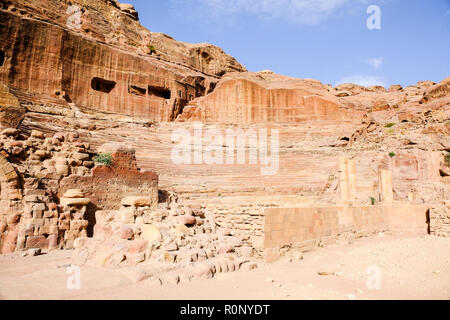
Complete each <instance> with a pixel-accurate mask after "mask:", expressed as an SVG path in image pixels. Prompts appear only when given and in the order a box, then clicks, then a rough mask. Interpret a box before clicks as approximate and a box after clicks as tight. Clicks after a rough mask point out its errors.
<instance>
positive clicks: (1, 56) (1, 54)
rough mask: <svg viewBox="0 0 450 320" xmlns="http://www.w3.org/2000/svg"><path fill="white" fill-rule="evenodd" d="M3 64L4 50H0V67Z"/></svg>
mask: <svg viewBox="0 0 450 320" xmlns="http://www.w3.org/2000/svg"><path fill="white" fill-rule="evenodd" d="M4 64H5V52H4V51H2V50H0V67H3V65H4Z"/></svg>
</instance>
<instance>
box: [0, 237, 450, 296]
mask: <svg viewBox="0 0 450 320" xmlns="http://www.w3.org/2000/svg"><path fill="white" fill-rule="evenodd" d="M70 254H71V252H70V251H65V252H64V251H59V252H51V253H49V254H44V255H41V256H38V257H22V256H21V255H20V254H12V255H6V256H0V298H1V299H158V300H160V299H162V300H165V299H172V300H184V299H192V300H198V299H204V300H211V299H213V300H215V299H223V300H240V299H250V300H253V299H258V300H272V299H273V300H279V299H295V300H300V299H301V300H303V299H345V300H348V299H351V300H352V299H358V300H359V299H445V300H447V299H450V239H444V238H437V237H432V236H426V237H415V238H404V239H401V238H397V237H393V236H385V235H379V236H375V237H371V238H366V239H360V240H357V241H355V242H354V243H353V244H346V245H331V246H328V247H326V248H322V249H318V250H316V251H314V252H310V253H307V254H305V255H304V259H303V260H301V261H298V262H288V261H278V262H276V263H274V264H270V265H264V266H261V267H259V268H258V269H256V270H252V271H239V272H235V273H229V274H220V275H218V276H217V277H215V278H214V279H212V280H194V281H193V282H191V283H190V284H184V285H168V286H163V287H160V286H158V287H156V286H154V285H152V284H151V283H150V282H149V281H144V282H140V283H138V284H134V283H132V282H131V281H130V280H128V279H127V278H125V277H124V276H123V275H122V274H121V273H120V272H119V271H117V270H105V269H94V268H85V267H83V268H81V289H80V290H69V289H67V280H68V278H69V277H70V275H68V274H67V273H66V272H67V265H68V264H69V257H70ZM319 273H324V274H327V275H319ZM368 282H369V287H368V285H367V283H368ZM378 288H379V289H378Z"/></svg>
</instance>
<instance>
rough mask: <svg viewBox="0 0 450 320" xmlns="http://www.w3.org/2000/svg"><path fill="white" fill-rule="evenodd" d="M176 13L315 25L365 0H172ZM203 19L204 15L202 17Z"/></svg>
mask: <svg viewBox="0 0 450 320" xmlns="http://www.w3.org/2000/svg"><path fill="white" fill-rule="evenodd" d="M171 1H172V2H175V3H176V8H177V10H180V12H183V11H184V10H183V9H189V8H191V9H195V10H196V11H197V12H196V15H199V14H200V13H201V12H203V13H205V10H206V12H207V14H208V15H207V16H206V17H209V18H211V17H224V16H228V17H230V16H235V15H237V14H241V13H247V14H252V15H255V16H257V17H259V18H268V19H283V20H288V21H290V22H294V23H299V24H305V25H317V24H318V23H320V22H321V21H323V20H325V19H326V18H328V17H329V16H330V15H331V14H333V13H336V12H337V11H338V10H339V9H342V8H343V7H344V5H347V4H348V5H350V4H352V5H354V4H361V3H365V2H367V0H171ZM203 17H205V15H203Z"/></svg>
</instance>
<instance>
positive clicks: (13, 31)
mask: <svg viewBox="0 0 450 320" xmlns="http://www.w3.org/2000/svg"><path fill="white" fill-rule="evenodd" d="M73 3H74V4H77V3H78V2H76V1H75V2H73ZM69 8H70V5H69V2H65V1H56V0H49V1H33V2H29V1H1V10H0V18H1V24H0V27H1V29H2V32H1V35H0V43H1V45H0V56H1V61H0V62H1V66H2V67H1V68H0V80H1V82H2V83H5V84H6V85H7V86H9V87H10V88H11V89H12V90H13V91H14V92H15V94H16V95H17V96H18V97H19V100H20V101H21V102H22V103H25V104H27V103H31V104H43V105H45V106H49V107H50V109H53V112H58V113H61V112H67V110H70V109H71V108H73V107H74V106H76V107H78V108H80V109H82V110H93V111H102V112H107V113H117V114H127V115H131V116H136V117H140V118H143V119H147V120H158V121H171V120H173V119H174V118H175V117H176V116H177V115H178V114H179V113H180V112H181V111H182V109H183V107H184V106H185V105H186V104H187V103H188V102H189V101H190V100H193V99H194V98H196V97H199V96H202V95H204V94H206V93H208V92H211V91H212V89H213V88H214V85H215V83H216V82H217V80H218V76H221V75H223V74H225V73H227V72H229V71H244V70H245V68H243V67H242V66H241V65H240V64H239V63H238V62H237V61H236V60H235V59H233V58H232V57H230V56H228V55H226V54H225V53H224V52H223V51H222V50H221V49H219V48H217V47H214V46H212V45H190V44H185V43H180V42H176V41H175V40H173V39H171V38H169V37H162V36H160V35H158V34H155V35H154V38H155V44H153V43H152V33H151V32H150V31H148V30H147V29H145V28H144V27H142V26H141V25H140V24H139V21H138V20H137V16H136V15H133V14H132V9H131V7H129V6H123V5H119V4H118V3H117V2H116V1H105V0H102V1H92V2H83V4H81V2H80V3H78V7H76V8H78V9H69ZM68 10H69V11H68ZM74 10H75V11H74ZM76 10H80V11H76ZM130 12H131V13H130ZM77 14H79V17H78V18H79V20H78V21H77V20H76V18H73V19H75V20H73V21H72V20H70V19H71V17H73V16H74V15H75V16H76V15H77ZM72 24H73V25H72ZM158 46H159V47H158ZM58 108H59V109H63V110H64V109H65V110H66V111H55V109H58Z"/></svg>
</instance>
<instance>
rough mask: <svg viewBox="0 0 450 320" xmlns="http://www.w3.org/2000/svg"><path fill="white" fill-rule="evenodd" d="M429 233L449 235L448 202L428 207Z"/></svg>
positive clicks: (441, 235)
mask: <svg viewBox="0 0 450 320" xmlns="http://www.w3.org/2000/svg"><path fill="white" fill-rule="evenodd" d="M429 218H430V233H431V234H433V235H435V236H439V237H450V202H449V201H446V203H445V204H442V205H435V206H433V207H432V208H431V209H430V213H429Z"/></svg>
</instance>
